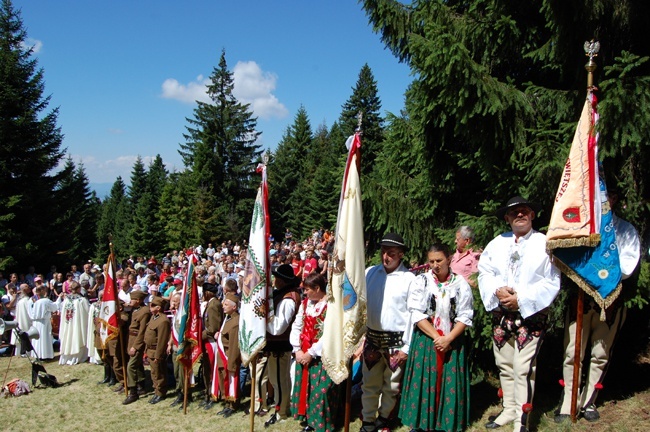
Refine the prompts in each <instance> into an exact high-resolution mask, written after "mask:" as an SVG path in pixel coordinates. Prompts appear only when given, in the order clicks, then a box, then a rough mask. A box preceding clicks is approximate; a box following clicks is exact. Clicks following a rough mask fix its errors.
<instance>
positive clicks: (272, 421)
mask: <svg viewBox="0 0 650 432" xmlns="http://www.w3.org/2000/svg"><path fill="white" fill-rule="evenodd" d="M278 420H279V418H278V415H277V414H273V415H272V416H271V418H269V419H268V420H267V421H265V422H264V427H265V428H267V427H269V426H272V425H274V424H276V423H277V422H278Z"/></svg>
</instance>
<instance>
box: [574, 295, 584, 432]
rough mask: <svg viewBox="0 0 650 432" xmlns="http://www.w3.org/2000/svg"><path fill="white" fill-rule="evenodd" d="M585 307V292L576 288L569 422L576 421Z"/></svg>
mask: <svg viewBox="0 0 650 432" xmlns="http://www.w3.org/2000/svg"><path fill="white" fill-rule="evenodd" d="M584 306H585V292H584V291H583V290H582V289H581V288H578V305H577V308H576V309H577V310H576V313H577V315H576V337H575V344H576V345H575V349H574V351H573V384H572V386H571V421H572V422H573V423H576V422H577V421H578V407H577V404H578V387H580V363H581V362H582V359H581V358H580V352H581V351H582V350H581V348H582V314H583V312H584Z"/></svg>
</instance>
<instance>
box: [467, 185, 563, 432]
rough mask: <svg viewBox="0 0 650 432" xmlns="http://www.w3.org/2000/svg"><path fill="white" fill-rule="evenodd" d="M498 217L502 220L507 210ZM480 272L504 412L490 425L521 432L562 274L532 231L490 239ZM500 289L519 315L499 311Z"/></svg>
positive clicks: (530, 402)
mask: <svg viewBox="0 0 650 432" xmlns="http://www.w3.org/2000/svg"><path fill="white" fill-rule="evenodd" d="M515 198H520V197H515ZM510 201H512V203H511V202H509V203H508V205H509V206H510V207H514V206H516V205H520V203H519V202H516V200H514V198H513V199H511V200H510ZM524 201H525V200H524ZM524 204H526V205H528V204H529V203H527V202H524ZM530 204H532V203H530ZM537 208H538V207H537ZM537 208H533V207H531V209H532V210H536V209H537ZM501 211H502V215H501V216H503V215H504V214H505V210H504V209H501ZM478 269H479V278H478V282H479V289H480V292H481V299H482V300H483V304H484V306H485V309H486V310H487V311H491V312H492V323H493V351H494V358H495V360H496V364H497V366H498V367H499V371H500V380H501V392H502V393H503V400H502V403H503V411H502V412H501V413H500V414H499V416H498V417H497V418H496V419H495V420H494V421H492V422H490V424H491V423H494V425H491V426H492V427H498V426H499V425H504V424H506V423H509V422H513V421H514V431H515V432H520V431H525V430H526V427H527V426H526V425H527V420H528V413H530V411H531V410H532V401H533V394H534V389H535V371H536V360H537V354H538V353H539V349H540V348H541V345H542V340H543V338H544V335H545V332H546V328H547V308H548V307H549V306H550V304H551V303H552V302H553V299H555V296H556V295H557V293H558V291H559V289H560V273H559V271H558V269H557V268H556V267H555V266H554V265H553V263H552V262H551V260H550V258H549V256H548V254H547V253H546V236H544V235H543V234H541V233H539V232H537V231H535V230H533V229H532V228H531V229H530V231H528V233H527V234H525V235H523V236H520V237H516V236H515V235H514V233H513V232H507V233H504V234H501V235H500V236H498V237H496V238H495V239H493V240H492V241H491V242H490V243H489V244H488V245H487V247H486V248H485V250H484V251H483V253H482V254H481V259H480V261H479V264H478ZM501 287H511V288H513V289H514V291H515V292H516V295H517V299H518V300H517V301H518V304H519V309H518V310H516V311H515V310H508V309H505V308H503V307H502V306H501V305H500V303H499V299H498V298H497V296H496V291H497V290H498V289H499V288H501Z"/></svg>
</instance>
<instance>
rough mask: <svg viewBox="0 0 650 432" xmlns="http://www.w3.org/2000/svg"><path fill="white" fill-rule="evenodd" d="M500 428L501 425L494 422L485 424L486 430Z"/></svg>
mask: <svg viewBox="0 0 650 432" xmlns="http://www.w3.org/2000/svg"><path fill="white" fill-rule="evenodd" d="M500 427H501V425H500V424H499V423H496V422H495V421H494V420H493V421H489V422H487V423H485V429H498V428H500Z"/></svg>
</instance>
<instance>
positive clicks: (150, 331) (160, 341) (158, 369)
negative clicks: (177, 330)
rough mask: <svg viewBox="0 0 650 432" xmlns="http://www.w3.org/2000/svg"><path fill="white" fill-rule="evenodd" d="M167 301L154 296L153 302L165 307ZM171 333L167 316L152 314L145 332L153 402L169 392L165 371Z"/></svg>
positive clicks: (151, 401)
mask: <svg viewBox="0 0 650 432" xmlns="http://www.w3.org/2000/svg"><path fill="white" fill-rule="evenodd" d="M164 303H165V301H164V300H163V298H162V297H154V298H153V300H152V302H151V304H152V305H154V306H158V307H160V308H162V307H163V305H164ZM170 335H171V323H170V322H169V319H168V318H167V316H166V315H165V314H164V313H162V312H160V311H159V312H158V313H157V314H155V315H152V316H151V319H150V320H149V322H148V323H147V328H146V330H145V333H144V343H145V345H146V352H147V357H148V358H149V366H150V367H151V381H152V382H153V388H154V393H155V394H154V397H153V398H152V399H151V400H150V401H149V403H151V404H155V403H158V402H160V400H162V398H164V397H165V395H166V394H167V383H166V381H165V373H166V370H167V361H166V360H167V342H168V341H169V336H170Z"/></svg>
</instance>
